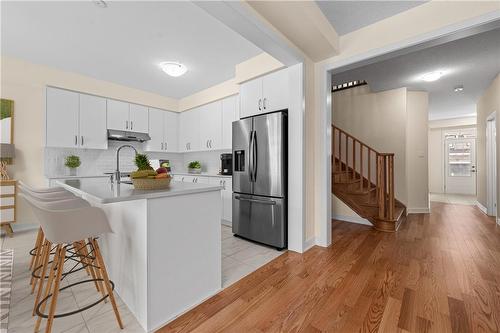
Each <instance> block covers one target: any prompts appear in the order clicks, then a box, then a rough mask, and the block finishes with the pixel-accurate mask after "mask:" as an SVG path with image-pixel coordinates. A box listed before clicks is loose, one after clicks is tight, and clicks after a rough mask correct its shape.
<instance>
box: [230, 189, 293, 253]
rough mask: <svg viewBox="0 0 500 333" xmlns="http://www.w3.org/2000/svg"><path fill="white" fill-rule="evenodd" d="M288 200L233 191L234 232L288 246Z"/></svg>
mask: <svg viewBox="0 0 500 333" xmlns="http://www.w3.org/2000/svg"><path fill="white" fill-rule="evenodd" d="M286 226H287V221H286V201H285V200H284V199H278V198H268V197H260V196H252V195H245V194H238V193H233V233H234V234H236V235H238V236H241V237H244V238H248V239H250V240H253V241H256V242H260V243H263V244H267V245H270V246H274V247H276V248H280V249H281V248H286V246H287V227H286Z"/></svg>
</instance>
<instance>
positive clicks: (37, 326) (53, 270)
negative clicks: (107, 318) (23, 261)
mask: <svg viewBox="0 0 500 333" xmlns="http://www.w3.org/2000/svg"><path fill="white" fill-rule="evenodd" d="M60 250H61V245H58V246H57V248H56V255H55V256H54V260H53V261H52V265H50V269H49V278H48V281H47V286H46V287H45V293H44V296H43V298H46V297H47V296H48V295H49V294H50V290H51V288H52V283H53V281H54V279H55V274H56V267H57V262H58V253H59V251H60ZM47 251H49V255H50V247H48V248H47ZM42 281H43V279H42ZM43 298H42V299H43ZM37 305H38V304H37ZM37 305H35V306H37ZM46 305H47V302H44V303H43V304H42V306H41V307H40V312H42V313H43V312H44V311H45V306H46ZM41 323H42V317H38V318H37V319H36V323H35V330H34V332H35V333H37V332H38V331H39V330H40V324H41Z"/></svg>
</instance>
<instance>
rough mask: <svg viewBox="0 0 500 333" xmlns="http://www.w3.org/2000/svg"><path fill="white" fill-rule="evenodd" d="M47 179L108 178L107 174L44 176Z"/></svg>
mask: <svg viewBox="0 0 500 333" xmlns="http://www.w3.org/2000/svg"><path fill="white" fill-rule="evenodd" d="M45 177H46V178H47V179H80V178H109V175H103V174H101V175H85V176H64V175H63V176H61V175H59V176H55V175H52V176H45Z"/></svg>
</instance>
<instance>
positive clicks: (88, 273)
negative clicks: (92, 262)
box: [73, 242, 90, 276]
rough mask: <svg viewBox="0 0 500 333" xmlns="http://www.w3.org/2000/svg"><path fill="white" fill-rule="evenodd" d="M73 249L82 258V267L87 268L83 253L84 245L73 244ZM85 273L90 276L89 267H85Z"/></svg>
mask: <svg viewBox="0 0 500 333" xmlns="http://www.w3.org/2000/svg"><path fill="white" fill-rule="evenodd" d="M73 249H74V251H75V252H76V254H78V256H79V257H80V261H81V262H82V265H84V266H85V263H86V262H87V261H86V259H85V257H84V255H83V251H82V244H81V243H80V242H73ZM85 271H86V272H87V275H88V276H90V269H89V266H85Z"/></svg>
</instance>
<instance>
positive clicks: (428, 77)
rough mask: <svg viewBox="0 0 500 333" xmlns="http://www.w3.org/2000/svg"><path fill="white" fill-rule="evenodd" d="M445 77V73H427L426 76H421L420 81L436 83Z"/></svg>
mask: <svg viewBox="0 0 500 333" xmlns="http://www.w3.org/2000/svg"><path fill="white" fill-rule="evenodd" d="M443 75H444V72H443V71H435V72H429V73H425V74H424V75H422V76H420V80H422V81H425V82H434V81H437V80H439V79H440V78H441V77H442V76H443Z"/></svg>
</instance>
